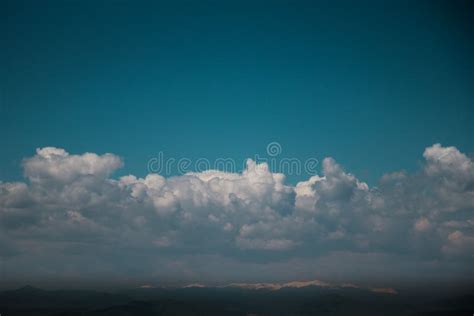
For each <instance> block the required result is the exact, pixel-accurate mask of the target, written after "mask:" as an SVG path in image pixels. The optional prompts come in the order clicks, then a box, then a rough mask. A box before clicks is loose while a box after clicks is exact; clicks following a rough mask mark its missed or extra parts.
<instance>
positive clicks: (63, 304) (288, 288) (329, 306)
mask: <svg viewBox="0 0 474 316" xmlns="http://www.w3.org/2000/svg"><path fill="white" fill-rule="evenodd" d="M388 292H390V291H388V290H386V289H382V290H380V291H374V289H363V288H359V287H356V286H353V285H341V286H334V285H329V284H326V283H324V282H322V283H321V282H320V281H294V282H288V283H282V284H280V283H255V284H252V283H251V284H247V283H237V284H235V283H234V284H229V285H227V286H220V287H206V286H203V285H201V284H191V285H189V286H185V287H181V288H154V287H152V286H149V287H144V288H133V289H127V290H120V291H115V292H108V293H106V292H98V291H87V290H54V291H47V290H42V289H38V288H34V287H31V286H26V287H22V288H20V289H16V290H11V291H4V292H0V313H1V315H6V316H17V315H22V316H23V315H39V316H65V315H78V316H79V315H81V316H98V315H102V316H106V315H114V316H117V315H119V316H122V315H140V316H147V315H211V316H212V315H308V316H309V315H380V314H383V315H433V316H434V315H472V311H473V310H474V296H473V295H472V294H471V293H466V295H462V296H455V297H451V296H449V295H447V296H445V297H428V296H423V297H422V296H421V295H420V296H418V295H415V296H413V295H406V294H405V293H403V292H400V293H398V294H396V295H394V294H393V293H388ZM421 297H422V298H421Z"/></svg>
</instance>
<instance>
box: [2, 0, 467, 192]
mask: <svg viewBox="0 0 474 316" xmlns="http://www.w3.org/2000/svg"><path fill="white" fill-rule="evenodd" d="M1 12H2V13H0V14H1V15H2V17H1V21H2V22H1V23H2V27H1V29H2V31H1V32H2V50H1V59H0V63H1V64H0V69H1V80H2V81H1V118H0V120H1V123H0V133H1V135H2V137H1V147H2V154H1V155H0V166H1V169H0V179H2V180H3V181H6V180H11V179H19V178H20V177H21V168H20V164H21V160H22V159H23V158H24V157H28V156H31V155H33V154H34V150H35V148H37V147H44V146H56V147H60V148H65V149H67V150H68V151H69V152H71V153H82V152H86V151H89V152H96V153H105V152H112V153H114V154H117V155H119V156H121V157H122V158H123V159H124V161H125V167H124V169H122V170H121V171H119V173H118V174H128V173H132V174H135V175H139V176H143V175H145V174H146V173H147V169H146V168H147V160H148V159H149V158H150V157H153V156H156V155H157V154H158V152H160V151H163V152H164V153H165V155H167V156H169V157H177V158H180V157H188V158H191V159H195V158H198V157H205V158H208V159H211V160H212V159H216V158H218V157H230V158H234V159H237V160H238V161H242V160H243V159H245V158H247V157H253V156H254V155H255V154H264V153H265V147H266V145H267V144H268V143H269V142H271V141H277V142H279V143H280V144H281V145H282V147H283V154H282V155H283V156H285V157H296V158H300V159H306V158H309V157H316V158H318V159H320V160H321V159H323V158H324V157H327V156H331V157H334V158H335V159H336V160H337V161H339V162H340V163H342V164H343V165H344V166H345V167H346V168H347V169H348V170H351V172H353V173H355V174H356V175H358V177H359V178H361V179H363V180H365V181H368V182H369V183H374V182H375V181H376V179H378V178H379V177H380V176H381V175H382V174H383V173H385V172H387V171H395V170H399V169H408V170H413V169H415V168H416V167H417V163H418V162H419V161H420V157H421V154H422V152H423V149H424V148H425V147H427V146H430V145H431V144H433V143H437V142H439V143H442V144H443V145H452V146H456V147H457V148H459V149H460V150H462V151H463V152H465V153H468V154H469V153H472V152H473V151H474V140H473V137H472V135H474V127H473V126H474V124H473V122H474V110H473V100H474V89H472V88H473V86H474V75H473V69H474V60H473V56H474V47H473V41H472V38H473V37H474V31H473V24H472V12H473V11H472V3H470V2H469V1H465V2H463V1H415V2H413V1H406V2H399V1H369V2H366V1H357V2H355V1H347V2H344V1H342V2H341V1H336V2H329V1H321V2H316V1H308V2H303V1H299V2H290V1H266V2H265V1H257V2H254V1H248V2H245V1H244V2H242V1H204V2H202V1H199V2H198V1H178V2H173V4H172V3H171V2H159V1H150V2H141V3H140V4H139V5H136V4H133V3H132V2H131V1H103V2H100V3H99V4H97V2H96V1H49V2H48V3H47V4H43V3H40V2H36V1H31V2H24V1H6V2H4V3H3V5H2V10H1ZM295 180H299V178H295V179H293V178H290V181H295Z"/></svg>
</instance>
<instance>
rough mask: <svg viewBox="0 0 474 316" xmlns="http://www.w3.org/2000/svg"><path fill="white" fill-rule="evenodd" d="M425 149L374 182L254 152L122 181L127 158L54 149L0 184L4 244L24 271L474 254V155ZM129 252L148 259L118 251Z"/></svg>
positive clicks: (333, 167) (465, 258)
mask: <svg viewBox="0 0 474 316" xmlns="http://www.w3.org/2000/svg"><path fill="white" fill-rule="evenodd" d="M423 157H424V158H425V162H424V165H423V168H422V169H421V170H420V171H419V172H417V173H413V174H408V173H406V172H395V173H389V174H386V175H384V176H383V177H382V178H381V179H380V182H379V183H378V185H377V186H375V187H369V186H368V185H367V184H366V183H364V182H363V181H360V180H359V179H357V177H356V176H355V175H353V174H351V173H348V172H346V171H345V170H344V169H343V168H342V167H341V166H340V165H339V164H338V163H337V162H336V161H335V160H334V159H332V158H326V159H324V160H323V164H322V174H321V175H319V176H313V177H311V178H310V179H308V180H307V181H302V182H299V183H297V184H296V185H295V186H291V185H288V184H286V183H285V176H284V175H283V174H280V173H272V172H271V171H270V170H269V168H268V166H267V165H266V164H265V163H263V164H257V163H255V162H254V161H252V160H248V161H247V166H246V168H245V170H244V171H243V172H242V173H226V172H221V171H216V170H209V171H205V172H201V173H188V174H185V175H182V176H176V177H170V178H164V177H162V176H160V175H158V174H149V175H147V176H146V177H144V178H138V177H136V176H133V175H128V176H124V177H121V178H119V179H114V178H113V177H112V174H113V172H114V171H115V170H117V169H118V168H120V167H121V166H122V165H123V163H122V160H121V159H120V158H119V157H117V156H115V155H113V154H104V155H97V154H94V153H85V154H82V155H72V154H69V153H67V152H66V151H65V150H64V149H60V148H54V147H46V148H42V149H37V151H36V155H34V156H33V157H30V158H26V159H24V161H23V169H24V174H25V176H26V179H27V181H26V182H0V226H1V227H2V228H1V233H0V245H3V244H4V245H9V247H8V249H10V250H8V251H4V252H5V253H8V256H10V257H12V258H15V259H11V260H12V261H11V262H12V264H13V262H16V263H19V262H20V263H21V264H18V269H20V267H21V266H24V267H27V266H28V264H27V260H31V259H32V258H34V256H35V254H37V252H38V251H41V252H42V253H43V255H44V256H48V255H49V256H50V258H51V259H50V260H51V261H53V260H69V259H71V258H75V256H76V255H80V256H82V258H83V260H87V259H88V258H89V259H90V260H92V261H94V262H97V261H100V264H99V263H97V266H99V265H103V266H104V267H107V269H110V270H112V271H121V270H122V269H125V268H126V267H128V268H130V269H144V270H145V271H152V270H153V269H154V268H153V264H152V262H155V260H158V259H157V258H161V259H160V260H168V263H167V264H171V263H170V262H172V260H175V259H172V258H176V256H178V257H179V256H188V255H198V254H199V255H218V256H220V257H222V258H232V260H237V261H238V262H249V261H250V262H261V261H262V260H263V261H267V262H269V261H275V260H276V261H278V260H290V259H291V258H318V257H321V256H325V255H328V254H330V253H332V252H338V251H345V252H353V253H359V254H367V255H370V254H371V253H386V254H390V255H410V256H412V257H413V258H418V260H439V261H440V262H444V261H445V260H446V261H447V260H451V261H452V260H459V262H470V263H472V260H473V258H472V255H471V254H472V252H473V251H474V242H473V240H474V213H473V211H474V166H473V163H472V160H471V159H470V158H469V157H467V156H466V155H464V154H462V153H461V152H459V150H457V149H456V148H455V147H443V146H441V145H439V144H435V145H433V146H431V147H428V148H426V149H425V151H424V154H423ZM5 249H6V248H5ZM13 250H14V251H13ZM123 253H127V254H129V255H131V256H138V257H141V258H142V259H143V260H142V261H135V260H131V259H130V260H122V261H120V260H116V258H120V257H121V255H123ZM97 254H100V255H97ZM59 257H61V258H59ZM45 262H48V260H46V259H45ZM45 264H46V265H47V263H45ZM51 266H53V264H51ZM12 269H15V268H14V267H12ZM78 269H81V268H80V267H78ZM97 269H98V268H97ZM104 269H105V268H104ZM190 271H191V270H190ZM190 275H192V273H191V272H190Z"/></svg>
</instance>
